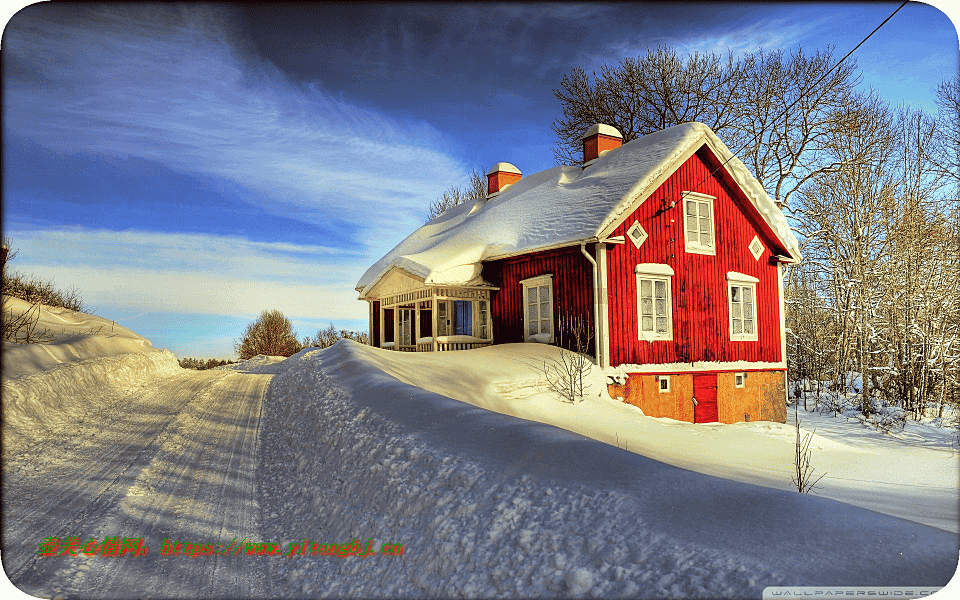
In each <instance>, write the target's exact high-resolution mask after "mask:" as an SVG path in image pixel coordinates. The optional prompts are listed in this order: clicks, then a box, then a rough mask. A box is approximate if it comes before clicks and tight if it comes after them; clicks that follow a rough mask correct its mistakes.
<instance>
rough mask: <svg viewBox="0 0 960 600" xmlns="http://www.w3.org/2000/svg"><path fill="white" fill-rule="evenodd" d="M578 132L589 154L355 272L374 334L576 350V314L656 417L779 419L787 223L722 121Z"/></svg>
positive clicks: (424, 345)
mask: <svg viewBox="0 0 960 600" xmlns="http://www.w3.org/2000/svg"><path fill="white" fill-rule="evenodd" d="M621 140H622V136H621V135H620V133H619V132H618V131H617V130H616V129H614V128H613V127H610V126H608V125H594V126H593V127H592V128H590V129H589V130H588V131H587V133H586V134H585V135H584V137H583V148H584V157H583V159H584V160H583V164H582V165H578V166H560V167H555V168H552V169H548V170H546V171H542V172H540V173H536V174H534V175H530V176H527V177H522V174H521V173H520V170H519V169H517V168H516V167H515V166H513V165H511V164H508V163H498V164H497V165H495V166H494V167H493V169H491V170H490V173H489V174H488V175H487V177H488V183H489V194H488V196H487V198H485V199H482V200H479V201H477V202H475V203H473V204H467V205H460V206H457V207H454V208H451V209H449V210H447V211H446V212H444V213H443V214H442V215H440V216H439V217H437V218H435V219H433V220H432V221H430V222H429V223H427V224H426V225H424V226H423V227H421V228H420V229H419V230H417V231H416V232H414V233H413V234H412V235H410V236H409V237H407V238H406V239H405V240H403V241H402V242H401V243H400V244H399V245H398V246H397V247H396V248H394V249H393V250H392V251H390V252H389V253H388V254H387V255H386V256H384V257H383V258H382V259H380V260H379V261H378V262H377V263H376V264H374V265H373V266H372V267H370V269H368V270H367V272H366V273H365V274H364V275H363V277H362V278H361V280H360V281H359V282H358V284H357V290H358V291H359V292H360V298H361V299H363V300H367V301H368V303H369V306H370V339H371V343H372V344H373V345H374V346H379V347H382V348H389V349H393V350H407V351H438V350H440V351H442V350H465V349H470V348H476V347H481V346H485V345H489V344H503V343H523V342H536V343H551V344H559V345H564V346H567V347H569V346H570V344H571V342H570V340H571V335H570V334H571V332H570V331H569V328H570V324H571V322H580V323H583V324H584V325H585V326H586V328H587V329H588V331H589V332H590V333H591V342H590V353H591V355H592V356H593V357H594V358H595V360H596V362H597V364H598V365H599V366H601V367H602V368H604V369H605V371H607V372H608V373H610V374H611V381H615V383H611V385H610V390H609V391H610V393H611V395H612V396H614V397H622V398H624V400H625V401H627V402H630V403H632V404H636V405H637V406H639V407H641V408H642V409H643V411H644V412H645V414H647V415H650V416H664V417H671V418H674V419H679V420H685V421H691V422H711V421H721V422H725V423H732V422H738V421H744V420H761V419H762V420H775V421H781V422H782V421H784V420H785V417H786V408H785V402H784V399H785V388H786V363H785V356H786V352H785V338H784V309H783V285H782V280H781V276H782V266H783V265H784V264H785V263H791V262H795V261H797V260H799V259H800V252H799V248H798V244H797V240H796V238H795V237H794V236H793V234H792V233H791V231H790V228H789V226H788V224H787V222H786V219H785V218H784V216H783V214H782V212H781V211H780V209H779V208H777V206H776V205H775V203H774V202H773V201H772V200H771V199H770V198H769V197H768V196H767V194H766V192H765V191H764V189H763V186H762V185H761V184H760V183H759V182H758V181H757V180H756V179H755V178H754V177H753V176H752V175H751V174H750V172H749V171H748V170H747V168H746V167H745V166H744V165H743V163H741V162H740V161H739V160H738V159H737V158H736V157H734V156H733V155H732V154H731V153H730V151H729V150H728V149H727V147H726V146H725V145H724V144H723V142H721V141H720V140H719V139H718V138H717V136H716V135H715V134H714V133H713V132H712V131H711V130H710V129H709V128H708V127H707V126H705V125H703V124H700V123H684V124H682V125H678V126H676V127H672V128H670V129H666V130H664V131H659V132H656V133H653V134H650V135H647V136H644V137H642V138H639V139H637V140H634V141H632V142H630V143H628V144H623V145H621Z"/></svg>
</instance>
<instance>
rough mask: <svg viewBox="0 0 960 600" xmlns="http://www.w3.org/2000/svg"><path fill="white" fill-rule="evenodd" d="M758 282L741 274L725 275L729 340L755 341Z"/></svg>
mask: <svg viewBox="0 0 960 600" xmlns="http://www.w3.org/2000/svg"><path fill="white" fill-rule="evenodd" d="M759 281H760V280H759V279H757V278H756V277H752V276H750V275H744V274H743V273H734V272H730V273H727V293H728V301H729V305H730V340H731V341H757V339H759V338H758V336H757V283H758V282H759Z"/></svg>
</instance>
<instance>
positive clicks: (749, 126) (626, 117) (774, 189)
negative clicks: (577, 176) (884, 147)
mask: <svg viewBox="0 0 960 600" xmlns="http://www.w3.org/2000/svg"><path fill="white" fill-rule="evenodd" d="M858 81H859V75H858V74H857V71H856V64H855V63H854V62H853V61H850V62H844V63H841V64H839V65H838V64H837V61H836V60H835V59H834V58H833V49H832V48H828V49H826V50H821V51H817V52H816V53H814V54H813V55H811V56H807V55H805V54H804V53H803V51H802V49H798V50H797V51H796V52H793V53H791V54H789V55H785V54H784V53H783V52H782V51H776V52H764V51H762V50H761V51H758V52H756V53H753V54H746V55H744V56H742V57H740V58H738V59H734V57H733V55H732V54H730V55H728V56H727V57H726V58H723V57H722V56H720V55H717V54H704V55H701V54H697V53H695V54H693V55H690V56H688V57H687V58H686V60H684V59H682V58H681V57H679V56H678V55H677V53H676V51H674V50H671V49H667V48H662V47H658V48H657V49H655V50H649V51H648V52H647V54H646V55H645V56H641V57H639V58H637V59H632V58H626V59H624V60H622V61H621V62H620V63H619V64H617V65H616V66H613V67H610V66H603V67H601V70H600V75H599V76H598V75H597V74H596V73H593V75H592V77H590V76H588V75H587V73H586V72H585V71H584V70H583V69H582V68H579V67H576V68H574V69H573V70H572V71H571V72H570V74H568V75H565V76H564V77H563V78H562V79H561V81H560V89H556V90H554V96H556V98H557V99H558V100H559V101H560V105H561V111H562V112H563V117H562V118H560V119H557V120H556V121H555V122H554V124H553V130H554V132H555V133H556V134H557V147H556V148H555V149H554V155H555V157H556V158H557V161H558V162H559V163H566V164H572V163H578V162H579V161H580V136H581V135H582V134H583V132H584V131H585V130H586V129H587V128H588V127H589V126H590V125H592V124H594V123H598V122H599V123H606V124H608V125H613V126H614V127H616V128H617V129H618V130H619V131H620V133H621V134H622V135H623V141H624V143H627V142H629V141H631V140H634V139H636V138H638V137H640V136H643V135H647V134H649V133H653V132H655V131H659V130H661V129H665V128H667V127H672V126H674V125H678V124H680V123H685V122H689V121H700V122H702V123H704V124H706V125H708V126H709V127H710V128H711V129H712V130H713V131H714V132H715V133H717V135H718V136H719V137H720V138H721V139H723V140H725V142H726V143H727V144H728V145H729V146H730V147H731V149H733V151H734V154H736V155H737V156H738V157H740V158H741V159H742V160H743V161H744V162H745V163H746V164H747V166H748V167H750V168H751V169H752V170H753V172H754V173H755V174H756V176H757V178H758V179H759V180H760V181H761V182H762V183H763V184H764V187H766V189H767V191H768V192H769V193H770V196H771V197H772V198H773V199H774V200H775V201H776V202H777V203H778V204H779V205H780V206H785V205H787V203H788V202H789V199H790V196H791V194H793V193H794V192H795V191H796V190H797V189H798V188H799V187H800V186H802V185H803V184H804V183H805V182H807V181H809V180H810V179H811V178H813V177H814V176H816V175H817V174H819V173H823V172H828V171H832V170H836V169H837V168H838V167H839V165H838V164H837V163H836V162H833V161H829V160H824V159H826V158H827V155H825V154H823V153H822V152H821V150H822V149H823V147H822V141H823V139H824V138H825V136H826V134H827V132H828V131H829V129H830V127H832V126H833V124H834V122H835V120H836V118H837V116H838V114H841V113H842V109H843V108H844V107H845V106H846V105H847V104H848V101H849V98H850V95H851V93H852V91H853V88H854V87H855V86H856V85H857V83H858Z"/></svg>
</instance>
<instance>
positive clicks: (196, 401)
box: [4, 371, 272, 597]
mask: <svg viewBox="0 0 960 600" xmlns="http://www.w3.org/2000/svg"><path fill="white" fill-rule="evenodd" d="M270 379H272V376H270V375H238V374H234V373H230V372H222V371H221V372H211V371H204V372H200V373H191V374H188V375H187V376H186V377H184V378H182V379H181V380H180V381H166V382H163V383H162V384H161V385H163V386H164V387H163V388H162V389H161V388H160V386H158V387H157V389H155V390H154V393H153V394H147V395H146V396H145V397H144V398H143V401H138V402H137V404H138V406H137V408H138V409H141V410H146V411H149V410H153V411H156V410H157V408H158V407H161V410H160V412H163V413H164V414H165V415H167V417H168V418H167V420H166V421H165V422H164V423H163V424H162V427H156V426H154V427H153V428H152V429H150V428H149V427H148V428H147V430H149V432H148V431H141V432H140V434H139V435H137V433H136V432H134V433H133V434H132V437H133V438H136V439H131V440H130V443H129V444H128V447H127V448H122V447H118V446H113V447H112V449H113V450H114V451H116V452H118V454H121V455H124V456H129V455H133V454H135V455H136V456H134V458H133V460H132V462H131V463H130V465H129V467H128V468H127V469H125V470H123V469H120V470H119V471H122V472H118V469H116V468H114V470H113V471H109V469H108V468H104V469H100V470H97V469H91V470H90V471H88V472H87V473H86V474H87V475H88V477H87V478H86V480H85V479H84V478H83V477H79V478H77V479H76V481H77V484H76V485H75V486H74V487H75V488H76V489H77V490H78V491H82V490H84V489H85V488H87V487H88V486H90V484H94V485H95V486H96V485H98V483H97V482H98V481H99V482H100V483H99V489H101V492H100V494H99V495H98V496H97V498H96V501H94V502H90V503H88V504H87V505H86V506H84V507H83V509H82V510H81V511H80V513H79V514H78V516H77V517H76V518H74V519H73V521H74V522H77V521H78V520H79V525H81V526H82V527H84V530H83V531H82V532H79V531H72V532H70V531H64V533H63V534H62V535H80V536H81V537H82V538H83V540H84V541H86V539H89V536H91V535H92V536H93V537H95V538H96V539H97V541H99V542H102V541H103V538H104V537H107V536H114V535H118V536H127V537H143V538H144V542H145V543H146V544H147V545H148V546H149V547H150V552H149V554H148V555H147V556H145V557H144V556H142V557H136V558H134V557H129V556H127V557H122V558H120V557H117V558H104V557H100V556H97V557H86V556H83V555H81V556H79V557H76V558H75V557H56V558H43V559H32V558H28V559H27V560H28V561H29V562H31V563H32V565H31V566H33V567H35V568H34V569H32V570H28V571H27V572H23V571H22V570H21V571H20V572H19V573H18V572H16V571H14V570H12V569H10V568H7V571H8V573H9V574H10V576H11V579H12V580H13V581H14V583H15V584H17V585H18V586H19V587H21V588H22V589H25V590H28V591H30V592H31V593H33V594H37V593H38V592H39V593H40V595H51V594H56V595H77V594H80V595H84V596H105V597H112V596H124V597H130V596H131V595H136V596H140V597H157V596H162V597H196V596H197V595H198V594H202V595H203V596H209V597H217V596H220V597H251V596H257V595H262V593H261V592H260V590H262V588H263V572H264V566H263V565H261V564H258V563H261V562H262V561H263V560H265V559H260V558H250V557H247V556H245V555H241V556H207V557H197V558H184V557H182V556H160V551H161V546H162V542H163V539H164V538H169V539H171V540H179V541H181V542H182V543H184V544H185V543H186V542H187V541H190V542H199V543H204V544H217V543H222V544H223V546H224V547H226V546H227V545H228V544H229V543H230V541H231V539H232V538H233V536H235V535H236V536H237V538H238V540H239V538H241V537H243V536H244V535H246V536H248V538H249V539H251V540H253V539H256V540H257V541H259V539H258V538H257V531H258V530H259V526H258V522H257V521H258V512H259V508H258V504H257V501H256V457H257V444H258V427H259V417H260V410H261V406H262V400H263V396H264V394H265V393H266V389H267V387H268V385H269V382H270ZM158 383H160V382H158ZM171 384H172V385H171ZM132 412H135V409H130V410H128V411H127V413H132ZM125 417H126V419H127V421H126V422H125V423H124V424H125V425H126V424H127V423H129V424H131V425H132V424H133V422H134V421H135V420H136V419H135V418H132V417H131V415H130V414H127V415H125ZM121 420H122V419H117V421H118V422H119V421H121ZM137 426H139V425H137ZM135 427H136V426H135ZM151 433H152V434H153V436H152V439H151V440H150V441H149V442H148V443H146V444H144V443H143V442H144V440H143V438H144V437H149V436H150V435H151ZM138 446H139V449H140V452H139V453H137V447H138ZM125 451H128V452H125ZM114 465H116V462H114ZM102 471H109V474H108V475H107V476H106V477H104V473H103V472H102ZM91 472H92V473H91ZM91 474H92V475H93V476H92V477H89V475H91ZM111 475H112V481H110V482H109V483H107V484H106V486H104V485H103V481H102V480H104V479H110V476H111ZM43 480H44V481H45V482H47V484H48V485H49V481H50V479H49V478H46V477H44V478H43ZM104 488H106V489H104ZM88 495H89V494H88ZM39 520H40V521H41V522H43V519H42V517H41V518H39ZM36 521H37V519H34V522H35V523H36ZM45 524H47V525H58V523H55V522H51V520H50V518H49V517H48V518H47V521H46V523H45ZM34 527H35V529H34V530H33V531H30V532H27V531H26V530H25V527H20V528H19V530H20V533H21V534H26V535H27V536H29V538H30V539H27V540H26V542H29V543H27V544H24V545H25V546H26V548H27V549H28V550H29V552H30V553H31V554H32V553H35V552H36V548H37V545H36V544H37V543H38V542H39V541H40V539H41V538H42V537H45V536H47V535H57V534H56V533H53V532H51V533H45V532H44V533H40V532H39V529H36V524H35V525H34ZM57 529H60V527H57ZM9 537H10V536H9V535H7V532H5V539H7V538H9ZM4 550H7V545H6V544H5V545H4ZM6 558H7V552H4V559H5V560H4V563H5V564H7V560H6ZM41 561H42V562H41Z"/></svg>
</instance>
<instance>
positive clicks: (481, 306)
mask: <svg viewBox="0 0 960 600" xmlns="http://www.w3.org/2000/svg"><path fill="white" fill-rule="evenodd" d="M487 330H488V326H487V301H486V300H478V301H477V337H479V338H483V339H485V340H486V339H489V336H488V335H487Z"/></svg>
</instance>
